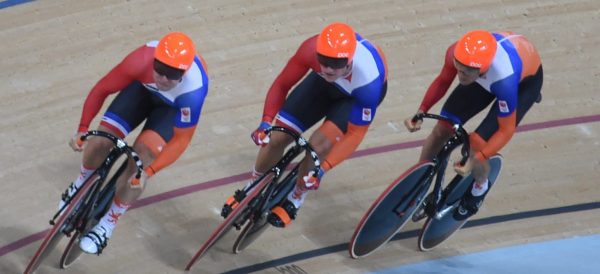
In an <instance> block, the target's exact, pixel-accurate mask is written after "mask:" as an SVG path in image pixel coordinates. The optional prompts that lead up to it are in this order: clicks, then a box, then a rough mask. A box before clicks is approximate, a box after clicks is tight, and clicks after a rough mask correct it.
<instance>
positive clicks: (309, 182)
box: [302, 168, 325, 190]
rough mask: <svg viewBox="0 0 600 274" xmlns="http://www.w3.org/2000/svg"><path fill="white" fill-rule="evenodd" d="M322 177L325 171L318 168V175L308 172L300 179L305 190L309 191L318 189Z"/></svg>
mask: <svg viewBox="0 0 600 274" xmlns="http://www.w3.org/2000/svg"><path fill="white" fill-rule="evenodd" d="M323 175H325V170H323V168H320V169H319V174H316V175H315V172H314V171H313V170H311V171H309V172H308V174H307V175H306V176H304V177H302V179H303V180H304V185H305V186H306V189H310V190H316V189H318V188H319V185H320V184H321V178H323Z"/></svg>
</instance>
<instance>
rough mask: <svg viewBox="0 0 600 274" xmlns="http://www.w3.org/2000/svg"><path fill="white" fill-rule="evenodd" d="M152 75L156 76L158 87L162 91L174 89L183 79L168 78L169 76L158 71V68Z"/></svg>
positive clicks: (155, 80)
mask: <svg viewBox="0 0 600 274" xmlns="http://www.w3.org/2000/svg"><path fill="white" fill-rule="evenodd" d="M152 76H153V77H154V82H155V83H156V87H157V88H158V89H160V90H162V91H169V90H171V89H173V88H174V87H175V86H176V85H177V84H179V82H180V81H181V79H177V80H171V79H169V78H167V76H165V75H163V74H160V73H157V72H156V70H153V71H152Z"/></svg>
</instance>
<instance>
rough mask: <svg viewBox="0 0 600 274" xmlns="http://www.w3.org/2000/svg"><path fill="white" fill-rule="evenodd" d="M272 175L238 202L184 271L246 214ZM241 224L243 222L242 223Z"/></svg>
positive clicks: (265, 177)
mask: <svg viewBox="0 0 600 274" xmlns="http://www.w3.org/2000/svg"><path fill="white" fill-rule="evenodd" d="M273 176H274V175H273V173H270V174H267V175H265V176H264V177H263V178H262V179H261V182H259V183H258V184H257V185H256V186H254V189H253V190H251V191H250V192H249V193H248V195H247V196H246V197H245V198H244V199H243V200H241V201H240V202H239V204H238V205H237V206H236V207H235V209H233V211H231V213H229V214H228V215H227V217H226V218H225V220H224V221H223V222H222V223H221V224H220V225H219V226H218V227H217V228H216V229H215V230H214V231H213V232H212V234H211V235H210V236H209V237H208V240H206V242H204V244H203V245H202V246H201V247H200V249H199V250H198V251H197V252H196V254H195V255H194V256H193V257H192V259H190V261H189V262H188V264H187V266H186V267H185V270H186V271H189V270H190V269H191V268H192V266H193V265H194V263H195V262H196V260H197V259H198V258H201V257H202V255H204V253H206V251H208V249H209V248H211V247H212V246H213V245H214V244H215V243H216V242H217V241H218V240H219V239H220V238H221V237H223V236H224V235H225V234H227V232H229V230H230V229H231V228H232V227H233V224H234V222H239V221H240V220H238V218H240V217H242V216H241V215H242V213H246V209H247V207H248V203H250V201H252V200H253V199H254V198H255V197H256V195H257V194H259V193H260V192H261V191H262V189H263V188H264V187H265V186H266V185H267V184H268V183H270V182H271V180H272V179H273ZM242 223H243V222H242Z"/></svg>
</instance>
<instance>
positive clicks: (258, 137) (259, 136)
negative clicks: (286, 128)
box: [250, 121, 271, 147]
mask: <svg viewBox="0 0 600 274" xmlns="http://www.w3.org/2000/svg"><path fill="white" fill-rule="evenodd" d="M269 127H271V124H269V123H267V122H265V121H262V122H261V123H260V125H259V126H258V128H257V129H256V130H254V131H253V132H252V133H251V134H250V138H252V141H254V143H255V144H256V145H257V146H263V147H264V146H266V145H267V144H268V143H269V140H270V139H269V135H267V132H266V130H267V129H268V128H269Z"/></svg>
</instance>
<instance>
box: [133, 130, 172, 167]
mask: <svg viewBox="0 0 600 274" xmlns="http://www.w3.org/2000/svg"><path fill="white" fill-rule="evenodd" d="M166 144H167V142H166V141H165V140H164V139H163V138H162V136H160V134H158V133H157V132H156V131H154V130H144V131H142V133H140V135H139V136H138V137H137V139H136V140H135V143H134V144H133V149H134V150H135V151H136V152H137V153H138V154H139V155H140V157H142V160H144V165H148V164H150V162H148V160H153V159H154V158H156V157H157V156H158V154H160V152H161V151H162V149H163V147H164V146H165V145H166Z"/></svg>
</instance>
